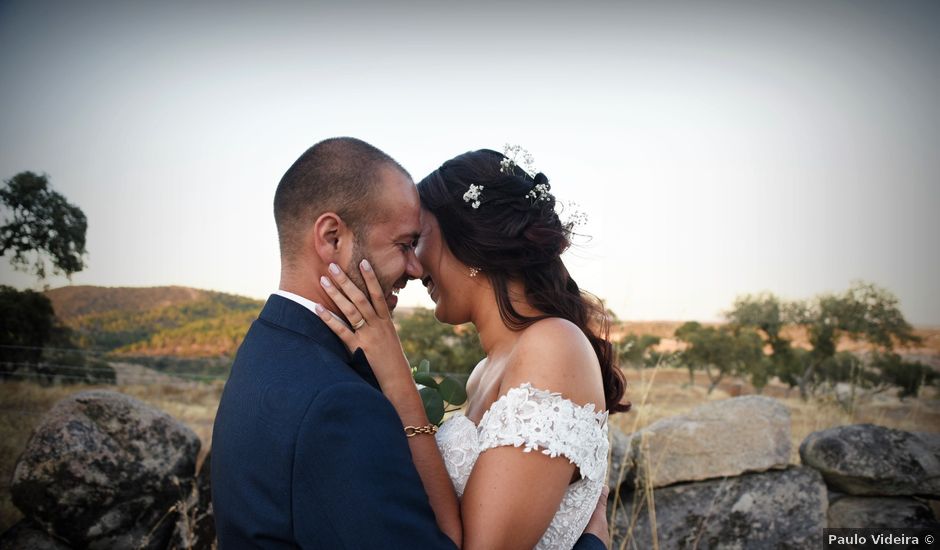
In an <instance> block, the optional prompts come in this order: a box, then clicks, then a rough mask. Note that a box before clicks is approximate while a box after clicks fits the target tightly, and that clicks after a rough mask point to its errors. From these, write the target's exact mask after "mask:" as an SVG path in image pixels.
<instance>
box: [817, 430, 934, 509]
mask: <svg viewBox="0 0 940 550" xmlns="http://www.w3.org/2000/svg"><path fill="white" fill-rule="evenodd" d="M800 458H801V459H802V462H803V464H805V465H807V466H811V467H813V468H816V469H817V470H819V471H820V472H821V473H822V475H823V477H824V478H825V479H826V483H828V484H829V485H830V486H832V487H833V488H835V489H837V490H839V491H842V492H844V493H849V494H852V495H882V496H905V495H908V496H909V495H924V496H933V497H938V496H940V458H938V456H937V454H936V452H935V451H934V448H932V440H931V439H930V438H925V437H924V436H918V435H915V434H912V433H909V432H904V431H901V430H894V429H891V428H885V427H883V426H875V425H872V424H853V425H850V426H838V427H836V428H829V429H827V430H822V431H818V432H813V433H811V434H810V435H809V436H808V437H807V438H806V439H805V440H804V441H803V443H802V444H801V445H800Z"/></svg>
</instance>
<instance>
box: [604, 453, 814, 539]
mask: <svg viewBox="0 0 940 550" xmlns="http://www.w3.org/2000/svg"><path fill="white" fill-rule="evenodd" d="M652 493H653V494H652V497H653V502H655V515H654V517H655V521H654V522H653V524H652V525H655V528H656V536H657V538H658V547H659V548H663V549H667V548H668V549H672V548H725V549H748V550H750V549H752V548H781V549H782V548H793V549H796V548H800V549H802V548H816V547H817V545H818V544H819V540H821V537H822V536H823V529H824V528H825V527H826V509H827V503H826V486H825V484H824V483H823V480H822V476H820V475H819V472H816V471H815V470H813V469H811V468H803V467H799V466H795V467H791V468H788V469H786V470H780V471H769V472H764V473H754V474H744V475H741V476H738V477H729V478H727V479H714V480H709V481H699V482H695V483H681V484H678V485H672V486H669V487H663V488H659V489H655V490H654V491H653V492H652ZM622 496H625V497H626V499H625V500H623V502H624V503H625V504H624V505H621V506H618V507H617V508H613V510H614V517H613V519H612V520H611V524H612V525H613V532H614V537H613V541H612V544H611V548H621V547H624V546H623V544H624V543H626V547H627V548H655V547H656V545H654V544H653V531H652V529H651V522H650V511H649V507H648V503H647V501H646V499H645V497H644V495H643V493H642V492H633V493H627V494H625V495H622ZM634 515H635V516H636V517H635V518H634V519H633V525H632V528H631V518H633V517H634ZM624 539H629V540H626V541H625V540H624Z"/></svg>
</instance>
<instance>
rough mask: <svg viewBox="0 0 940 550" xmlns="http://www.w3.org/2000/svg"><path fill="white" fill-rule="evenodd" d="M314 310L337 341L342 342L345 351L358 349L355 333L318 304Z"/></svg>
mask: <svg viewBox="0 0 940 550" xmlns="http://www.w3.org/2000/svg"><path fill="white" fill-rule="evenodd" d="M314 310H315V311H316V313H317V315H318V316H319V317H320V319H321V320H322V321H323V322H324V323H326V326H327V327H329V328H330V330H332V331H333V333H334V334H336V335H337V336H339V339H340V340H342V341H343V344H345V345H346V349H348V350H349V351H352V350H354V349H356V348H358V347H359V345H358V342H357V341H356V333H355V332H353V331H352V330H350V328H349V327H348V326H347V325H346V323H345V322H344V321H343V320H342V319H340V318H339V317H337V316H336V315H335V314H334V313H333V312H332V311H330V310H328V309H326V308H325V307H323V306H321V305H320V304H316V306H315V307H314Z"/></svg>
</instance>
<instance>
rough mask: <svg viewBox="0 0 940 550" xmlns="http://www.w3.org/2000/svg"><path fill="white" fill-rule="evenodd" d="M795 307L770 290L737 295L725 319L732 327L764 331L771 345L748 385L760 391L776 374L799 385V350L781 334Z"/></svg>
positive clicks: (781, 378)
mask: <svg viewBox="0 0 940 550" xmlns="http://www.w3.org/2000/svg"><path fill="white" fill-rule="evenodd" d="M793 310H794V306H793V305H791V304H789V303H787V302H783V301H781V300H780V299H779V298H777V297H776V296H774V295H773V294H771V293H769V292H763V293H760V294H756V295H751V294H747V295H744V296H739V297H738V298H737V299H736V300H735V301H734V305H733V306H732V308H731V310H730V311H727V312H725V318H726V319H727V320H728V321H729V322H730V323H731V324H732V325H733V326H735V327H753V328H755V329H757V330H758V331H759V332H760V333H762V334H763V336H764V340H765V341H766V342H767V344H768V345H769V346H770V350H771V351H770V357H769V359H768V360H767V361H761V362H760V363H758V364H755V366H754V371H753V372H751V373H750V375H751V384H753V385H754V387H755V388H756V389H757V390H758V392H760V391H762V390H763V388H764V386H766V385H767V382H769V381H770V378H771V377H773V376H777V377H778V378H779V379H780V380H781V381H783V382H785V383H786V384H788V385H789V386H790V389H792V388H794V387H796V386H798V385H799V378H800V373H801V372H802V369H801V367H800V365H801V362H800V357H799V356H800V355H801V351H802V350H795V349H794V348H793V346H792V342H791V341H790V340H789V339H787V338H784V337H783V335H782V334H781V333H782V331H783V328H784V327H785V326H786V325H787V324H788V323H790V322H791V319H792V317H793Z"/></svg>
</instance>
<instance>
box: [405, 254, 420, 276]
mask: <svg viewBox="0 0 940 550" xmlns="http://www.w3.org/2000/svg"><path fill="white" fill-rule="evenodd" d="M405 274H406V275H408V277H410V278H412V279H421V278H422V277H424V268H423V267H421V262H420V261H418V256H417V255H416V254H415V251H414V249H412V250H411V252H409V253H408V264H407V265H406V266H405Z"/></svg>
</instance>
